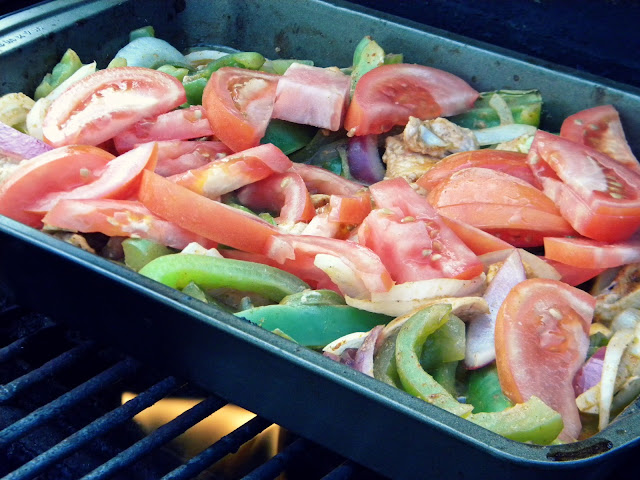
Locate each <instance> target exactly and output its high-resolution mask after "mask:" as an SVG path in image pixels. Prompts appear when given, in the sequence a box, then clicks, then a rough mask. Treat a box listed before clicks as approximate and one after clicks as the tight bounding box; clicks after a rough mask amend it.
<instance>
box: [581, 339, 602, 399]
mask: <svg viewBox="0 0 640 480" xmlns="http://www.w3.org/2000/svg"><path fill="white" fill-rule="evenodd" d="M606 352H607V347H600V348H599V349H598V350H596V352H595V353H594V354H593V355H592V356H591V358H589V360H587V361H586V362H585V364H584V365H583V366H582V367H581V368H580V370H578V372H577V373H576V376H575V377H574V378H573V391H574V392H575V394H576V397H577V396H578V395H581V394H582V393H584V392H586V391H587V390H589V389H590V388H591V387H595V386H596V385H597V384H598V383H600V379H601V378H602V366H603V365H604V354H605V353H606Z"/></svg>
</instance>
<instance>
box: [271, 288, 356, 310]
mask: <svg viewBox="0 0 640 480" xmlns="http://www.w3.org/2000/svg"><path fill="white" fill-rule="evenodd" d="M280 305H291V306H296V305H346V302H345V300H344V297H343V296H342V295H340V294H339V293H336V292H334V291H333V290H325V289H320V290H305V291H304V292H299V293H293V294H291V295H287V296H286V297H284V298H283V299H282V300H281V301H280Z"/></svg>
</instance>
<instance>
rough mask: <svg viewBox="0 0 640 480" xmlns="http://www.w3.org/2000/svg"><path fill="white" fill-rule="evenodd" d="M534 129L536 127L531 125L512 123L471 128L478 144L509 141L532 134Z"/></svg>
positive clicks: (534, 131) (484, 144)
mask: <svg viewBox="0 0 640 480" xmlns="http://www.w3.org/2000/svg"><path fill="white" fill-rule="evenodd" d="M536 130H537V128H536V127H534V126H533V125H525V124H521V123H512V124H510V125H499V126H497V127H489V128H481V129H479V130H473V134H474V135H475V136H476V140H478V144H479V145H481V146H486V145H495V144H498V143H503V142H509V141H511V140H515V139H516V138H518V137H521V136H523V135H534V134H535V133H536Z"/></svg>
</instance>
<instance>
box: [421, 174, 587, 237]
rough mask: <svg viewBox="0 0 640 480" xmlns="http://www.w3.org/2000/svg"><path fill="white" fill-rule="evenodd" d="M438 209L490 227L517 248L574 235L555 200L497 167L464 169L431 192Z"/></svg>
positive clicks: (451, 216)
mask: <svg viewBox="0 0 640 480" xmlns="http://www.w3.org/2000/svg"><path fill="white" fill-rule="evenodd" d="M427 199H428V200H429V202H430V203H431V204H432V205H433V206H434V207H436V209H437V210H438V212H440V214H442V215H444V216H446V217H449V218H453V219H454V220H458V221H461V222H464V223H468V224H470V225H472V226H474V227H476V228H479V229H481V230H484V231H486V232H489V233H491V234H493V235H495V236H497V237H499V238H500V239H502V240H504V241H506V242H509V243H511V244H512V245H514V246H517V247H535V246H540V245H542V238H543V237H544V236H550V235H552V234H551V233H550V232H556V233H554V234H553V235H554V236H561V235H572V234H575V231H574V230H573V228H571V225H569V223H568V222H567V221H566V220H565V219H564V218H563V217H562V216H561V215H560V212H559V211H558V209H557V208H556V206H555V204H554V203H553V202H552V201H551V200H550V199H549V198H548V197H547V196H546V195H545V194H543V193H542V192H541V191H540V190H538V189H537V188H535V187H534V186H533V185H531V184H529V183H527V182H525V181H523V180H521V179H519V178H516V177H514V176H512V175H508V174H506V173H503V172H499V171H496V170H490V169H487V168H477V167H473V168H465V169H463V170H459V171H457V172H455V173H453V174H451V175H450V176H449V177H447V178H445V179H444V180H443V181H441V182H440V183H438V184H437V185H436V186H435V187H434V188H433V189H432V190H431V191H430V192H429V193H428V195H427Z"/></svg>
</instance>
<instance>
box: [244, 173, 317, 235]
mask: <svg viewBox="0 0 640 480" xmlns="http://www.w3.org/2000/svg"><path fill="white" fill-rule="evenodd" d="M238 201H239V202H240V203H241V204H242V205H245V206H247V207H249V208H251V209H254V210H270V211H272V212H279V216H278V217H277V218H276V222H278V223H279V224H293V223H295V222H308V221H309V220H311V219H312V218H313V216H314V215H315V213H316V210H315V208H314V207H313V203H312V202H311V195H309V190H307V186H306V185H305V184H304V180H302V177H301V176H300V175H298V174H297V173H295V172H285V173H274V174H272V175H269V176H268V177H267V178H265V179H264V180H260V181H259V182H255V183H251V184H249V185H247V186H246V187H243V188H242V189H240V190H239V191H238Z"/></svg>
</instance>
